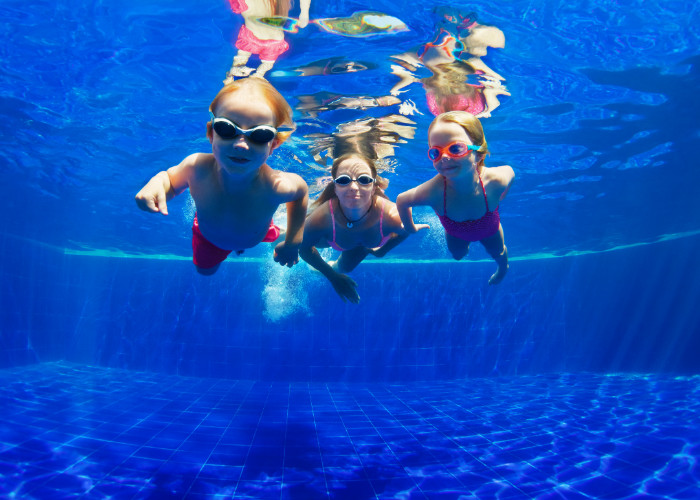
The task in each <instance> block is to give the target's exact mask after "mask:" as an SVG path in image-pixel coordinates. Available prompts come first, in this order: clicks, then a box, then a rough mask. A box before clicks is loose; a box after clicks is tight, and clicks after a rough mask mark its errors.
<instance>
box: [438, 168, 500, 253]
mask: <svg viewBox="0 0 700 500" xmlns="http://www.w3.org/2000/svg"><path fill="white" fill-rule="evenodd" d="M442 180H443V183H444V184H443V195H442V212H443V213H444V214H445V215H440V214H437V216H438V218H439V219H440V223H441V224H442V227H444V228H445V232H446V233H447V234H449V235H452V236H454V237H455V238H459V239H460V240H464V241H481V240H483V239H484V238H488V237H489V236H492V235H493V234H495V233H496V232H497V231H498V228H499V227H500V225H501V216H500V215H499V214H498V207H496V209H495V210H494V211H493V212H491V211H490V210H489V200H488V199H487V198H486V189H484V183H483V182H482V180H481V175H479V184H481V191H482V192H483V193H484V201H485V202H486V213H485V214H484V215H482V216H481V218H479V219H473V220H465V221H461V222H457V221H454V220H452V219H450V218H449V217H448V216H447V179H445V177H444V176H443V178H442ZM436 213H437V212H436Z"/></svg>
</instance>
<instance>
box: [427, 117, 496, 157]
mask: <svg viewBox="0 0 700 500" xmlns="http://www.w3.org/2000/svg"><path fill="white" fill-rule="evenodd" d="M438 122H450V123H456V124H457V125H459V126H460V127H462V128H463V129H464V131H465V132H466V133H467V135H468V136H469V138H470V139H471V141H472V142H473V143H474V145H475V146H480V147H479V151H477V152H476V153H477V154H478V155H480V158H479V162H481V161H483V160H484V157H485V156H486V155H487V154H490V152H489V146H488V144H487V143H486V136H485V135H484V128H483V127H482V126H481V122H480V121H479V119H478V118H477V117H476V116H474V115H473V114H471V113H467V112H466V111H448V112H447V113H442V114H441V115H438V116H437V117H436V118H435V119H434V120H433V122H432V123H431V124H430V128H428V134H430V131H431V130H432V129H433V125H435V124H436V123H438Z"/></svg>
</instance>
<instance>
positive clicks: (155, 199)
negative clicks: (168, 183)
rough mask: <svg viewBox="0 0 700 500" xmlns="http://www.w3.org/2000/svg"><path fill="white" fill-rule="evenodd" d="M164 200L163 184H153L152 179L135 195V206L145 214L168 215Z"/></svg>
mask: <svg viewBox="0 0 700 500" xmlns="http://www.w3.org/2000/svg"><path fill="white" fill-rule="evenodd" d="M166 199H167V196H166V194H165V188H164V187H163V183H162V182H154V181H153V179H152V180H151V181H150V182H149V183H148V184H146V185H145V186H144V187H143V188H141V191H139V192H138V193H136V204H137V205H138V207H139V208H140V209H141V210H145V211H146V212H160V213H162V214H163V215H168V204H167V203H166Z"/></svg>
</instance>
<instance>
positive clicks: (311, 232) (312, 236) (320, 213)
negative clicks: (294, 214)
mask: <svg viewBox="0 0 700 500" xmlns="http://www.w3.org/2000/svg"><path fill="white" fill-rule="evenodd" d="M328 203H329V202H325V203H324V204H323V205H321V206H319V207H316V208H315V209H314V210H313V211H312V212H311V213H310V214H309V215H308V217H307V218H306V221H305V222H304V244H306V245H316V244H317V243H318V241H319V240H320V239H321V238H323V237H324V236H325V235H326V232H328V231H331V230H332V227H331V224H332V222H331V215H330V211H329V208H328Z"/></svg>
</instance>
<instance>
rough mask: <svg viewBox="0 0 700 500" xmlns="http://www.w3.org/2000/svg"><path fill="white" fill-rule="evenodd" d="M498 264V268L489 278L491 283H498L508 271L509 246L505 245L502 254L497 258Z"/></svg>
mask: <svg viewBox="0 0 700 500" xmlns="http://www.w3.org/2000/svg"><path fill="white" fill-rule="evenodd" d="M496 264H498V270H497V271H496V272H495V273H493V275H492V276H491V279H489V285H498V284H499V283H500V282H501V281H503V278H505V277H506V273H507V272H508V248H506V246H505V245H503V252H501V255H499V256H498V258H496Z"/></svg>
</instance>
